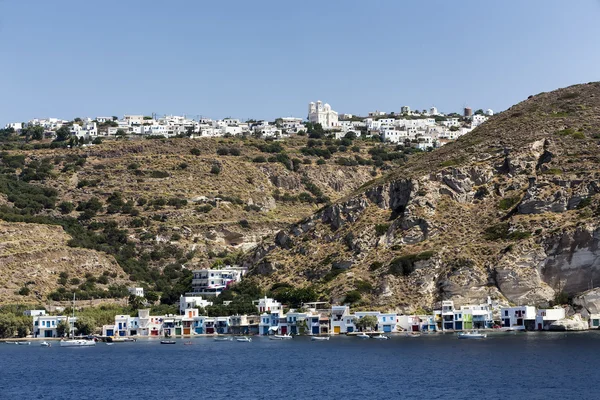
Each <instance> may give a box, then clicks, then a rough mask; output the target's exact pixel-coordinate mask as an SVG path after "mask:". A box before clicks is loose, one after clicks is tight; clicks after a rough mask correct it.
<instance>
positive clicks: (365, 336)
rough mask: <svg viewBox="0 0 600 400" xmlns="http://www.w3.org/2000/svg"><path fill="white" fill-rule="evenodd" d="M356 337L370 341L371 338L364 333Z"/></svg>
mask: <svg viewBox="0 0 600 400" xmlns="http://www.w3.org/2000/svg"><path fill="white" fill-rule="evenodd" d="M356 337H357V338H360V339H369V338H370V337H371V336H369V335H367V334H366V333H364V332H362V333H359V334H358V335H356Z"/></svg>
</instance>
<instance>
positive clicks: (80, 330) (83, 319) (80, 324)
mask: <svg viewBox="0 0 600 400" xmlns="http://www.w3.org/2000/svg"><path fill="white" fill-rule="evenodd" d="M75 329H77V334H78V335H84V336H85V335H91V334H92V333H94V331H95V330H96V320H95V319H94V318H93V317H90V316H87V315H82V316H80V317H77V322H75Z"/></svg>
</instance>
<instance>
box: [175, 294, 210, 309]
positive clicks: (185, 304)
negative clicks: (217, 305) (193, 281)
mask: <svg viewBox="0 0 600 400" xmlns="http://www.w3.org/2000/svg"><path fill="white" fill-rule="evenodd" d="M212 304H213V303H212V301H208V300H205V299H203V298H202V296H188V295H181V296H179V312H181V313H183V312H185V310H186V309H191V308H206V307H208V306H212Z"/></svg>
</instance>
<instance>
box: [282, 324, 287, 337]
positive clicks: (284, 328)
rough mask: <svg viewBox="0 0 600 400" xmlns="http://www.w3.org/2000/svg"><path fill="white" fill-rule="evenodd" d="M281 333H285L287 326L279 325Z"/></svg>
mask: <svg viewBox="0 0 600 400" xmlns="http://www.w3.org/2000/svg"><path fill="white" fill-rule="evenodd" d="M281 334H282V335H287V326H282V327H281Z"/></svg>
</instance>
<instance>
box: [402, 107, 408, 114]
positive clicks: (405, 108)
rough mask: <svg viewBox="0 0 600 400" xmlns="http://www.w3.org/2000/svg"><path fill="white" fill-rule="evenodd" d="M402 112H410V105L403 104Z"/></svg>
mask: <svg viewBox="0 0 600 400" xmlns="http://www.w3.org/2000/svg"><path fill="white" fill-rule="evenodd" d="M400 113H401V114H410V107H409V106H402V107H401V108H400Z"/></svg>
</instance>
